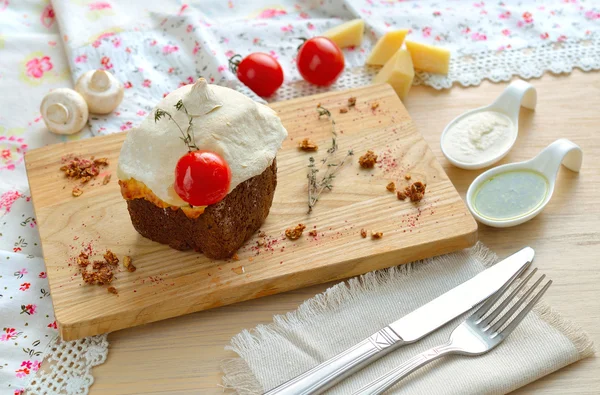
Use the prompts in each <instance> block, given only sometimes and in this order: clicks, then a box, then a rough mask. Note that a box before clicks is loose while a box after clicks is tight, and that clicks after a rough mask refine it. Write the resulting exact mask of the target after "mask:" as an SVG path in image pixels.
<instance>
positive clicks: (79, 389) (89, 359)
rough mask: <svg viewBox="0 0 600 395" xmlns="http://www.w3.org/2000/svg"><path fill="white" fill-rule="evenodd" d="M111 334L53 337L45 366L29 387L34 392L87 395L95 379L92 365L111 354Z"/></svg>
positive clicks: (30, 392) (97, 363) (99, 362)
mask: <svg viewBox="0 0 600 395" xmlns="http://www.w3.org/2000/svg"><path fill="white" fill-rule="evenodd" d="M106 336H107V334H104V335H98V336H92V337H86V338H84V339H79V340H74V341H69V342H64V341H61V340H60V338H57V339H56V340H54V341H52V342H51V343H50V345H49V346H48V349H47V350H46V353H45V354H46V358H45V359H44V362H43V364H42V368H41V369H40V370H39V371H38V372H37V374H36V375H35V376H34V377H33V379H32V380H31V382H30V383H29V385H28V386H27V387H26V389H25V393H27V394H32V395H87V393H88V392H89V389H90V386H91V385H92V384H93V383H94V377H93V376H92V373H91V371H92V368H93V367H94V366H97V365H100V364H102V363H104V361H105V360H106V356H107V354H108V341H107V340H106Z"/></svg>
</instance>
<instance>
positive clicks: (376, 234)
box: [371, 231, 383, 239]
mask: <svg viewBox="0 0 600 395" xmlns="http://www.w3.org/2000/svg"><path fill="white" fill-rule="evenodd" d="M382 237H383V232H373V231H371V238H372V239H381V238H382Z"/></svg>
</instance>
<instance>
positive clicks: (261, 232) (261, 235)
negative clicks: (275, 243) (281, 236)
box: [258, 230, 267, 237]
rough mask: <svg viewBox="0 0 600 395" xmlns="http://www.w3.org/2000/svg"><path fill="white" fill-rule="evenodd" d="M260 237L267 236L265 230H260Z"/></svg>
mask: <svg viewBox="0 0 600 395" xmlns="http://www.w3.org/2000/svg"><path fill="white" fill-rule="evenodd" d="M258 237H267V234H266V233H265V232H263V231H262V230H260V231H259V232H258Z"/></svg>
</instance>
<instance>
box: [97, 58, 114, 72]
mask: <svg viewBox="0 0 600 395" xmlns="http://www.w3.org/2000/svg"><path fill="white" fill-rule="evenodd" d="M100 64H102V66H104V69H105V70H110V69H112V68H113V64H112V63H111V62H110V58H109V57H108V56H103V57H102V59H100Z"/></svg>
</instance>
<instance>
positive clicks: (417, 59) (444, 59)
mask: <svg viewBox="0 0 600 395" xmlns="http://www.w3.org/2000/svg"><path fill="white" fill-rule="evenodd" d="M406 49H408V52H410V56H411V58H412V61H413V64H414V65H415V69H417V70H422V71H427V72H429V73H438V74H448V66H449V65H450V51H448V50H447V49H444V48H439V47H434V46H433V45H427V44H419V43H415V42H412V41H407V42H406Z"/></svg>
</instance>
